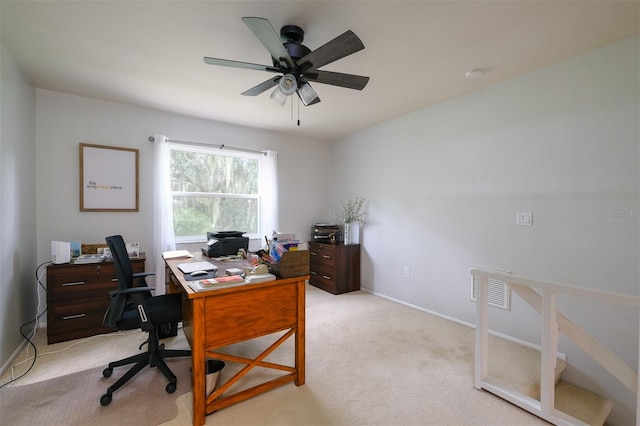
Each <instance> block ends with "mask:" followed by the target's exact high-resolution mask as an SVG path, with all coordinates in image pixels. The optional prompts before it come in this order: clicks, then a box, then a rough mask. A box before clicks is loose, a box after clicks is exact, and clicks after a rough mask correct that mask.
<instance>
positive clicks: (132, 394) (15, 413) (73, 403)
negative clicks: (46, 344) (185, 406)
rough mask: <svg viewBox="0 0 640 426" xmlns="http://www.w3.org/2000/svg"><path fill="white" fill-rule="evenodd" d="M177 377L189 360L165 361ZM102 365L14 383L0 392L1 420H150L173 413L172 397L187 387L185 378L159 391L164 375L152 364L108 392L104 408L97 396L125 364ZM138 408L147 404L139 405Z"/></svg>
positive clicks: (120, 422) (96, 423) (34, 422)
mask: <svg viewBox="0 0 640 426" xmlns="http://www.w3.org/2000/svg"><path fill="white" fill-rule="evenodd" d="M167 364H168V365H169V368H171V370H172V371H173V373H174V374H175V375H176V376H178V377H188V375H189V368H190V367H191V360H190V359H189V358H185V359H175V360H170V361H169V362H168V363H167ZM102 370H103V368H102V367H97V368H93V369H91V370H84V371H79V372H77V373H72V374H67V375H65V376H61V377H56V378H53V379H49V380H46V381H44V382H37V383H33V384H30V385H25V386H14V387H11V388H9V389H6V390H3V391H2V393H1V394H0V412H1V413H2V420H1V421H0V423H1V424H3V425H13V426H19V425H25V426H33V425H77V426H80V425H93V426H100V425H104V426H110V425H144V424H149V425H155V424H158V423H162V422H164V421H167V420H169V419H172V418H174V417H175V416H176V415H177V414H178V408H177V406H176V403H175V400H176V398H177V397H178V396H180V395H182V394H184V393H185V392H188V391H190V381H189V380H181V381H179V382H178V385H177V389H176V391H175V392H174V393H173V394H168V393H166V391H165V386H166V383H167V380H166V379H165V378H164V376H163V375H162V373H160V371H159V370H158V369H150V370H148V371H144V374H143V372H140V373H139V374H138V375H137V376H136V377H135V379H134V380H132V381H130V382H129V383H128V384H127V385H125V386H124V387H122V388H121V389H119V390H118V391H117V392H115V393H114V395H113V401H112V402H111V404H109V405H108V406H106V407H103V406H102V405H100V403H99V400H100V396H102V395H103V394H104V393H105V391H106V390H107V388H108V387H109V386H110V385H112V384H113V383H114V382H115V381H116V380H117V378H118V377H120V375H121V374H119V371H118V370H120V372H123V371H126V367H122V368H120V369H118V368H116V369H115V370H114V375H113V376H111V377H109V378H105V377H103V376H102ZM140 407H149V408H152V409H144V410H141V409H140Z"/></svg>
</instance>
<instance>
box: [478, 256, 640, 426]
mask: <svg viewBox="0 0 640 426" xmlns="http://www.w3.org/2000/svg"><path fill="white" fill-rule="evenodd" d="M471 275H472V276H474V277H476V278H477V279H478V281H479V284H480V285H479V286H478V289H477V300H476V354H475V377H474V386H475V388H476V389H486V390H488V391H490V392H492V393H494V394H496V395H498V396H500V397H502V398H504V399H506V400H508V401H510V402H512V403H513V404H516V405H518V406H519V407H521V408H523V409H525V410H527V411H529V412H531V413H533V414H535V415H537V416H539V417H541V418H543V419H545V420H547V421H549V422H551V423H554V424H567V425H568V424H571V425H576V424H583V423H582V422H581V421H580V420H578V419H576V418H574V417H571V416H569V415H567V414H565V413H562V412H560V411H558V410H557V409H555V406H554V399H555V367H556V360H557V355H556V354H557V349H558V331H560V332H562V333H563V334H564V335H565V336H566V337H568V338H569V339H571V340H572V341H573V342H574V343H575V344H576V345H577V346H579V347H580V348H581V349H582V350H584V351H585V352H586V353H587V354H588V355H590V356H591V357H592V358H593V359H594V360H595V361H596V362H598V363H599V364H600V365H602V367H603V368H605V369H606V370H607V371H608V372H609V373H611V374H612V375H613V376H614V377H615V378H616V379H617V380H618V381H620V382H621V383H622V384H624V385H625V386H626V387H627V388H628V389H629V390H631V391H632V392H634V393H635V394H636V400H637V406H638V407H640V395H639V394H638V383H639V381H638V373H637V372H636V371H634V370H633V369H632V368H631V367H629V366H628V365H627V364H626V363H625V362H624V361H622V360H621V359H619V358H618V357H617V356H616V355H615V354H613V353H612V352H611V351H609V350H608V349H607V348H606V347H604V346H603V345H602V344H600V343H599V342H597V341H596V340H595V339H594V338H593V337H591V336H590V335H589V334H588V333H587V332H585V331H584V330H583V329H581V328H580V327H578V326H577V325H575V324H574V323H573V322H571V321H570V320H569V319H568V318H567V317H565V316H564V315H563V314H562V313H560V312H558V311H557V309H556V294H557V293H565V294H570V295H575V296H582V297H587V298H593V299H597V300H600V301H602V302H609V303H614V304H621V305H626V306H633V307H636V308H640V298H637V297H633V296H627V295H622V294H618V293H612V292H607V291H603V290H593V289H586V288H581V287H576V286H572V285H568V284H558V283H551V282H544V281H538V280H533V279H530V278H525V277H518V276H515V275H511V274H508V273H504V272H498V271H493V270H486V269H481V268H472V269H471ZM489 279H494V280H499V281H503V282H504V283H505V284H506V285H508V286H509V287H510V288H511V289H512V290H513V291H515V292H516V293H517V294H518V295H519V296H520V297H522V298H523V299H524V300H525V301H526V302H527V303H528V304H529V305H530V306H532V307H533V308H534V309H535V310H536V311H538V312H539V313H540V314H541V315H542V339H541V342H542V355H541V357H542V359H541V378H540V401H537V400H534V399H532V398H530V397H528V396H526V395H522V394H519V393H518V392H514V391H512V390H509V389H506V388H504V387H502V386H500V385H498V384H496V383H493V382H492V381H491V380H489V379H488V376H487V373H488V371H487V366H488V331H489V326H488V322H489V320H488V309H489V303H488V286H489ZM534 288H536V289H540V290H542V296H541V295H540V294H538V293H537V292H536V291H535V290H534ZM636 424H637V425H639V426H640V411H639V412H638V413H636Z"/></svg>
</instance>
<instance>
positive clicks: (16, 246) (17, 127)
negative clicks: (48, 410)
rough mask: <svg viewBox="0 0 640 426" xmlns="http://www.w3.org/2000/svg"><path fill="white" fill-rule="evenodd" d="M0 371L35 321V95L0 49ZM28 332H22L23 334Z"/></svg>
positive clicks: (4, 52) (6, 53) (20, 73)
mask: <svg viewBox="0 0 640 426" xmlns="http://www.w3.org/2000/svg"><path fill="white" fill-rule="evenodd" d="M0 67H1V68H0V87H1V88H2V90H0V188H1V189H0V242H1V244H0V366H2V365H3V364H4V363H5V362H6V361H7V360H8V359H9V358H10V357H11V356H12V355H13V354H14V352H15V351H16V350H17V349H18V347H19V345H20V344H21V342H22V340H23V339H22V336H21V335H20V332H19V329H20V325H21V324H24V323H26V322H28V321H31V320H33V319H35V315H36V303H37V302H36V280H35V270H36V267H37V265H38V259H37V258H36V256H35V254H36V230H37V223H36V187H35V181H36V168H35V165H36V157H35V155H36V154H35V153H36V132H35V120H36V116H35V110H36V95H35V89H34V88H33V87H32V85H31V83H30V82H29V81H28V80H27V79H26V78H25V77H24V75H23V73H22V72H21V71H20V69H19V68H18V66H17V65H16V63H15V62H14V60H13V58H12V57H11V56H10V55H9V53H8V52H7V51H6V50H5V48H4V46H0ZM27 332H28V330H27V329H26V328H25V333H27Z"/></svg>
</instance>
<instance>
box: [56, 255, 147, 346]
mask: <svg viewBox="0 0 640 426" xmlns="http://www.w3.org/2000/svg"><path fill="white" fill-rule="evenodd" d="M144 261H145V256H144V254H143V253H141V254H140V257H139V258H137V259H131V266H132V268H133V272H134V273H136V272H144ZM117 287H118V279H117V277H116V270H115V266H114V264H113V262H102V263H97V264H96V263H94V264H84V265H75V264H73V263H65V264H60V265H49V266H48V267H47V342H48V343H49V344H51V343H57V342H63V341H65V340H71V339H78V338H81V337H88V336H93V335H96V334H103V333H109V332H112V331H115V329H113V328H108V327H103V326H102V318H103V317H104V314H105V312H106V311H107V308H108V307H109V301H110V298H109V292H110V291H112V290H115V289H116V288H117Z"/></svg>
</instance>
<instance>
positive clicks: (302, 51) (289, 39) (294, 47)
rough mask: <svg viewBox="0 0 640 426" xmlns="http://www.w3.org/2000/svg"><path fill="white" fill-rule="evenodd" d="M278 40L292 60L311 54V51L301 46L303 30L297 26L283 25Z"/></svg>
mask: <svg viewBox="0 0 640 426" xmlns="http://www.w3.org/2000/svg"><path fill="white" fill-rule="evenodd" d="M280 39H281V40H282V44H283V45H284V48H285V49H287V52H289V56H291V58H292V59H293V60H296V61H297V60H298V59H300V58H302V57H303V56H305V55H308V54H309V53H311V49H309V48H308V47H307V46H305V45H303V44H302V41H303V40H304V30H303V29H302V28H300V27H298V26H297V25H285V26H284V27H282V28H281V29H280Z"/></svg>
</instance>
